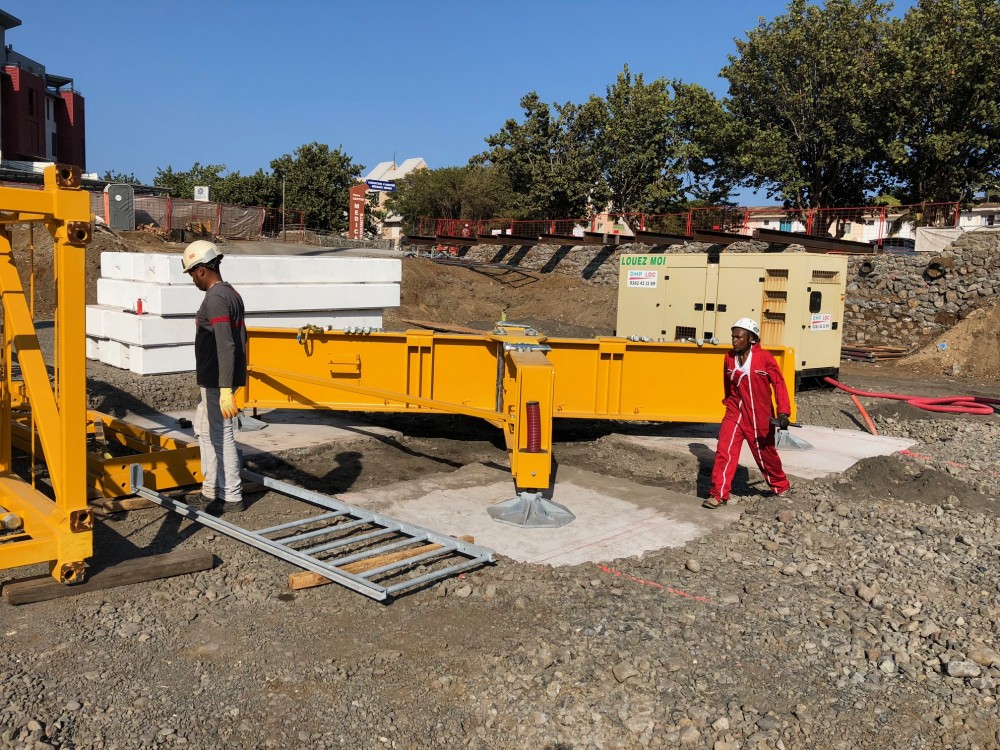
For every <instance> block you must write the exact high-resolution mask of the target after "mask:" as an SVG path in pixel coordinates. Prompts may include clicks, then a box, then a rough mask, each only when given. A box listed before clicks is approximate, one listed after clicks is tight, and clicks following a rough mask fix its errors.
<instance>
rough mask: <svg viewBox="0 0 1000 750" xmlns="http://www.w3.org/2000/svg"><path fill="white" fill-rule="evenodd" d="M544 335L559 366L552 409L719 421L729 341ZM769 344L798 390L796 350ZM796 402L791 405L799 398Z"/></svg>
mask: <svg viewBox="0 0 1000 750" xmlns="http://www.w3.org/2000/svg"><path fill="white" fill-rule="evenodd" d="M546 343H548V344H549V345H550V346H551V347H552V351H550V352H549V353H548V357H549V359H550V360H551V361H552V364H553V365H554V366H555V368H556V372H557V373H558V377H557V379H556V397H555V412H554V414H553V416H555V417H559V418H567V419H616V420H633V421H649V422H721V421H722V416H723V414H724V413H725V408H724V407H723V405H722V399H723V396H724V393H723V385H722V383H723V379H722V376H723V373H722V368H723V358H724V355H725V353H726V351H727V350H728V348H729V347H726V346H711V345H707V346H698V345H697V344H679V343H657V342H643V341H629V340H628V339H622V338H598V339H548V340H547V342H546ZM766 348H767V350H768V351H770V352H771V353H772V354H773V355H774V357H775V359H776V360H777V362H778V366H779V367H780V368H781V371H782V375H783V376H784V379H785V383H786V385H787V387H788V392H789V395H790V396H794V387H795V356H794V352H793V351H792V350H790V349H783V348H781V347H766ZM792 405H793V412H794V398H793V400H792ZM792 419H793V421H794V419H795V415H794V413H793V415H792Z"/></svg>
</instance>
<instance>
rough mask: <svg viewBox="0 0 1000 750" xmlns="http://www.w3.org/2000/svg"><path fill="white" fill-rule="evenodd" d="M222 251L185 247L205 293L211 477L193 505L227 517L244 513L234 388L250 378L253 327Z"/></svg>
mask: <svg viewBox="0 0 1000 750" xmlns="http://www.w3.org/2000/svg"><path fill="white" fill-rule="evenodd" d="M221 263H222V251H221V250H219V248H218V247H217V246H216V245H215V244H214V243H212V242H208V241H207V240H197V241H195V242H192V243H191V244H190V245H188V246H187V248H186V249H185V250H184V257H183V266H184V272H185V273H187V274H188V275H190V276H191V280H192V281H193V282H194V284H195V286H197V287H198V289H200V290H201V291H203V292H204V293H205V298H204V299H203V300H202V303H201V307H199V308H198V314H197V315H196V316H195V324H196V327H197V332H196V334H195V340H194V356H195V368H196V373H197V378H198V386H199V388H200V389H201V401H200V402H199V403H198V410H197V412H196V414H195V425H194V427H195V432H196V433H197V434H198V444H199V447H200V448H201V471H202V474H204V476H205V481H204V482H203V484H202V489H201V494H200V495H197V496H196V497H194V498H192V499H189V500H188V504H189V505H191V506H193V507H195V508H198V509H207V510H208V512H209V513H213V514H216V515H221V514H223V513H232V512H237V511H242V510H243V509H244V504H243V485H242V482H241V480H240V455H239V450H238V449H237V447H236V417H237V415H238V414H239V410H238V409H237V408H236V403H235V400H234V396H233V391H234V390H235V389H237V388H240V387H241V386H244V385H246V382H247V357H246V351H247V331H246V323H245V314H246V311H245V310H244V307H243V298H242V297H240V295H239V293H238V292H237V291H236V290H235V289H233V287H232V286H231V285H230V284H228V283H227V282H225V281H223V279H222V273H221V272H220V270H219V266H220V264H221Z"/></svg>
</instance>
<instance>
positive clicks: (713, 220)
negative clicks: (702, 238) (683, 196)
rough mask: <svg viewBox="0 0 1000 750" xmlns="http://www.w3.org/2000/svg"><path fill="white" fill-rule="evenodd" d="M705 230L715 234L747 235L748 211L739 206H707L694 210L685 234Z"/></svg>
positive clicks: (691, 212)
mask: <svg viewBox="0 0 1000 750" xmlns="http://www.w3.org/2000/svg"><path fill="white" fill-rule="evenodd" d="M698 229H704V230H709V231H713V232H732V233H734V234H746V233H748V232H747V209H746V208H740V207H739V206H707V207H704V208H692V209H691V211H690V220H689V224H688V231H687V232H685V234H691V232H693V231H695V230H698Z"/></svg>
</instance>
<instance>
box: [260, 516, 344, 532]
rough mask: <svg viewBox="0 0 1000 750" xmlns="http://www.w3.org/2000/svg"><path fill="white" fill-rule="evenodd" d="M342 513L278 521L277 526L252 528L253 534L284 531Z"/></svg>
mask: <svg viewBox="0 0 1000 750" xmlns="http://www.w3.org/2000/svg"><path fill="white" fill-rule="evenodd" d="M342 515H344V514H343V513H321V514H320V515H318V516H311V517H309V518H300V519H299V520H297V521H289V522H288V523H279V524H278V525H277V526H268V527H267V528H266V529H254V532H253V533H254V534H260V535H262V536H263V535H264V534H273V533H274V532H276V531H286V530H288V529H294V528H295V527H297V526H305V525H307V524H310V523H318V522H319V521H327V520H329V519H331V518H337V517H338V516H342Z"/></svg>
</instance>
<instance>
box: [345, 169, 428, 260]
mask: <svg viewBox="0 0 1000 750" xmlns="http://www.w3.org/2000/svg"><path fill="white" fill-rule="evenodd" d="M417 169H427V162H425V161H424V160H423V159H421V158H420V157H419V156H417V157H414V158H412V159H406V160H405V161H404V162H403V163H402V164H398V165H397V164H396V162H395V161H383V162H379V163H378V164H377V165H375V167H374V168H373V169H372V170H371V171H370V172H369V173H368V174H366V175H365V176H364V177H362V178H361V179H363V180H364V181H365V183H367V185H368V189H369V190H368V195H369V204H370V205H371V207H372V208H374V209H380V208H384V207H385V196H386V195H387V194H388V193H391V192H393V191H394V190H395V189H396V185H395V183H396V180H398V179H401V178H403V177H406V175H408V174H409V173H410V172H413V171H415V170H417ZM402 234H403V217H402V216H400V215H399V214H394V213H390V214H387V215H386V217H385V219H383V220H382V222H381V226H380V227H379V237H381V238H382V239H384V240H392V242H393V244H395V245H398V244H399V239H400V237H401V236H402Z"/></svg>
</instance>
